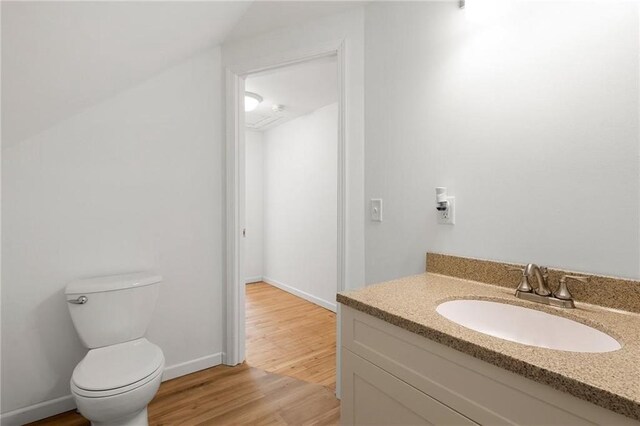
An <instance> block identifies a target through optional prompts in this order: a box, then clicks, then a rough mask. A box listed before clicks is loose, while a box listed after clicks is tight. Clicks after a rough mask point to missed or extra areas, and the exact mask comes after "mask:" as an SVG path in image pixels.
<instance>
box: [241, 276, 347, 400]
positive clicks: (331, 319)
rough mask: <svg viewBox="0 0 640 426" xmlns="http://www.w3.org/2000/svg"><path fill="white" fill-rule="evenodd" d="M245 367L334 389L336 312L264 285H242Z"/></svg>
mask: <svg viewBox="0 0 640 426" xmlns="http://www.w3.org/2000/svg"><path fill="white" fill-rule="evenodd" d="M246 294H247V297H246V301H247V302H246V318H247V327H246V334H247V341H246V352H247V363H248V364H249V365H250V366H252V367H257V368H261V369H263V370H266V371H269V372H271V373H278V374H286V375H288V376H291V377H295V378H297V379H300V380H304V381H306V382H311V383H319V384H321V385H324V386H327V387H328V388H330V389H331V390H333V391H335V388H336V314H334V313H333V312H331V311H329V310H327V309H324V308H321V307H320V306H317V305H314V304H313V303H310V302H307V301H306V300H304V299H301V298H299V297H296V296H294V295H292V294H290V293H287V292H285V291H282V290H280V289H278V288H276V287H273V286H271V285H269V284H266V283H262V282H261V283H255V284H248V285H247V292H246Z"/></svg>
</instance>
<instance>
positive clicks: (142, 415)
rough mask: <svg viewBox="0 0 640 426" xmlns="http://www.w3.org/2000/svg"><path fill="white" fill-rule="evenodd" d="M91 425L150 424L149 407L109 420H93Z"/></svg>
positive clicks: (123, 425) (124, 425)
mask: <svg viewBox="0 0 640 426" xmlns="http://www.w3.org/2000/svg"><path fill="white" fill-rule="evenodd" d="M91 426H149V419H148V415H147V407H144V410H142V411H140V412H138V413H134V414H131V415H128V416H125V417H121V418H119V419H116V420H113V421H108V422H91Z"/></svg>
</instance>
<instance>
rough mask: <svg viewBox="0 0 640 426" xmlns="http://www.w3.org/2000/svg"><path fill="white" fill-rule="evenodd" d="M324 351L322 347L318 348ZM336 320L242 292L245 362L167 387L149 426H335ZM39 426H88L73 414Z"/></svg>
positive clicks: (295, 302)
mask: <svg viewBox="0 0 640 426" xmlns="http://www.w3.org/2000/svg"><path fill="white" fill-rule="evenodd" d="M324 344H326V345H327V346H324ZM333 389H335V314H333V313H332V312H329V311H327V310H325V309H323V308H320V307H318V306H316V305H313V304H311V303H309V302H306V301H304V300H302V299H299V298H297V297H295V296H292V295H290V294H289V293H286V292H283V291H281V290H278V289H276V288H274V287H271V286H269V285H267V284H264V283H259V284H251V285H249V286H247V363H245V364H242V365H239V366H236V367H227V366H218V367H213V368H209V369H207V370H203V371H199V372H197V373H193V374H189V375H187V376H182V377H179V378H177V379H173V380H169V381H166V382H164V383H162V385H161V386H160V390H159V391H158V393H157V395H156V396H155V398H154V399H153V401H151V403H150V404H149V424H150V425H158V426H160V425H244V424H247V425H334V424H337V423H338V421H339V418H340V403H339V401H338V400H337V399H336V398H335V395H334V392H333ZM34 424H37V425H65V426H87V425H89V422H88V421H87V420H85V419H84V418H83V417H82V416H80V415H79V414H76V413H75V412H67V413H63V414H60V415H57V416H54V417H50V418H48V419H44V420H41V421H39V422H36V423H34Z"/></svg>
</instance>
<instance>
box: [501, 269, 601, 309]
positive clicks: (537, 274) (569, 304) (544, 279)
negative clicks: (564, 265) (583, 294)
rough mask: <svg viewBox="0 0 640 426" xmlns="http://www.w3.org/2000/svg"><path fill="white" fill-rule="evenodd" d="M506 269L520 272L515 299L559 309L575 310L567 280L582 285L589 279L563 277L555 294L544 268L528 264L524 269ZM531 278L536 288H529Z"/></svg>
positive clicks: (571, 276) (570, 276) (575, 276)
mask: <svg viewBox="0 0 640 426" xmlns="http://www.w3.org/2000/svg"><path fill="white" fill-rule="evenodd" d="M507 269H508V270H510V271H520V272H522V278H521V280H520V284H518V288H516V293H515V296H516V297H517V298H519V299H524V300H529V301H531V302H537V303H543V304H545V305H551V306H557V307H561V308H575V304H574V302H573V296H572V295H571V293H570V292H569V289H568V288H567V280H569V279H572V280H576V281H580V282H583V283H586V282H588V281H589V277H581V276H577V275H563V276H562V278H561V279H560V283H559V285H558V290H557V291H556V292H552V291H551V289H550V288H549V284H548V279H549V272H548V270H547V268H545V267H544V266H538V265H536V264H533V263H529V264H528V265H527V266H525V267H524V268H516V267H511V266H509V267H507ZM531 278H535V280H536V283H537V287H536V288H533V287H532V286H531V282H530V279H531Z"/></svg>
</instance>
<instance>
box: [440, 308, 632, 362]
mask: <svg viewBox="0 0 640 426" xmlns="http://www.w3.org/2000/svg"><path fill="white" fill-rule="evenodd" d="M436 311H437V312H438V313H439V314H440V315H442V316H443V317H445V318H447V319H449V320H451V321H453V322H455V323H458V324H460V325H462V326H464V327H466V328H470V329H471V330H475V331H478V332H480V333H484V334H488V335H489V336H494V337H498V338H500V339H504V340H509V341H511V342H516V343H522V344H524V345H531V346H538V347H541V348H548V349H557V350H560V351H569V352H611V351H616V350H618V349H620V348H621V347H622V346H621V345H620V343H618V341H617V340H616V339H614V338H613V337H611V336H609V335H608V334H606V333H603V332H602V331H600V330H596V329H595V328H593V327H589V326H588V325H584V324H581V323H579V322H577V321H573V320H570V319H568V318H563V317H559V316H556V315H552V314H548V313H546V312H541V311H537V310H535V309H529V308H524V307H521V306H515V305H508V304H506V303H499V302H491V301H487V300H452V301H449V302H444V303H441V304H440V305H438V307H437V308H436Z"/></svg>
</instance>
